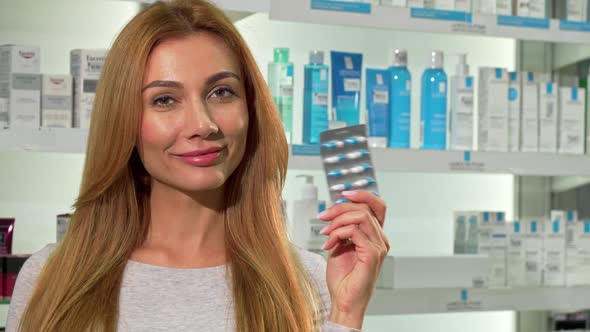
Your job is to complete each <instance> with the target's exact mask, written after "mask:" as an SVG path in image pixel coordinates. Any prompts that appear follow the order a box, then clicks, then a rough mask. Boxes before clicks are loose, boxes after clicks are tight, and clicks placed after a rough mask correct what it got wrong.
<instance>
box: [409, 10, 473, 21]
mask: <svg viewBox="0 0 590 332" xmlns="http://www.w3.org/2000/svg"><path fill="white" fill-rule="evenodd" d="M411 16H412V17H413V18H426V19H431V20H443V21H458V22H467V23H471V22H472V21H473V17H472V15H471V13H466V12H459V11H454V10H440V9H430V8H412V9H411Z"/></svg>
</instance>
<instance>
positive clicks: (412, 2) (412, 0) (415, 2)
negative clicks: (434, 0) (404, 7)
mask: <svg viewBox="0 0 590 332" xmlns="http://www.w3.org/2000/svg"><path fill="white" fill-rule="evenodd" d="M425 2H426V0H408V8H424V3H425Z"/></svg>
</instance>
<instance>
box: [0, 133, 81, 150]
mask: <svg viewBox="0 0 590 332" xmlns="http://www.w3.org/2000/svg"><path fill="white" fill-rule="evenodd" d="M87 139H88V130H87V129H78V128H40V129H27V128H11V129H0V152H9V151H32V152H60V153H85V151H86V141H87Z"/></svg>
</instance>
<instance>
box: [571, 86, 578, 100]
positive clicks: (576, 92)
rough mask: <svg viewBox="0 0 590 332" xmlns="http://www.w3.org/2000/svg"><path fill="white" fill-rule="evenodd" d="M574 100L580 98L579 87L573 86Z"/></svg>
mask: <svg viewBox="0 0 590 332" xmlns="http://www.w3.org/2000/svg"><path fill="white" fill-rule="evenodd" d="M572 100H578V88H576V87H573V88H572Z"/></svg>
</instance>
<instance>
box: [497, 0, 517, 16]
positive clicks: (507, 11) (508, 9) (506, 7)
mask: <svg viewBox="0 0 590 332" xmlns="http://www.w3.org/2000/svg"><path fill="white" fill-rule="evenodd" d="M513 9H514V0H496V15H512V14H513V12H512V11H513Z"/></svg>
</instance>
